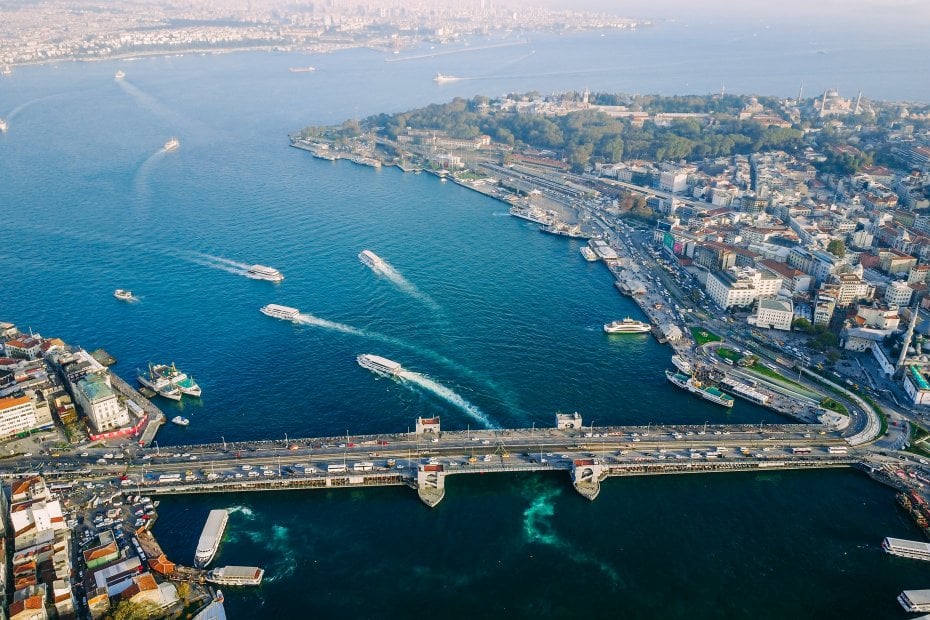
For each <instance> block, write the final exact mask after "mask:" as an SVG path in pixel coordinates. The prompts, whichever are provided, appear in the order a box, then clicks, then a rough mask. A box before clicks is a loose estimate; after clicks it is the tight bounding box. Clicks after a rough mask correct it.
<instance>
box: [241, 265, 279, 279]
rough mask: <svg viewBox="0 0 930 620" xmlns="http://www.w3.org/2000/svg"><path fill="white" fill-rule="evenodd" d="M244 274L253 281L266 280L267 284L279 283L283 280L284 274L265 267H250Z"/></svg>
mask: <svg viewBox="0 0 930 620" xmlns="http://www.w3.org/2000/svg"><path fill="white" fill-rule="evenodd" d="M245 274H246V275H247V276H249V277H250V278H252V279H254V280H268V281H269V282H280V281H281V280H283V279H284V274H282V273H281V272H280V271H278V270H277V269H275V268H274V267H266V266H265V265H252V266H251V267H249V269H248V270H247V271H246V272H245Z"/></svg>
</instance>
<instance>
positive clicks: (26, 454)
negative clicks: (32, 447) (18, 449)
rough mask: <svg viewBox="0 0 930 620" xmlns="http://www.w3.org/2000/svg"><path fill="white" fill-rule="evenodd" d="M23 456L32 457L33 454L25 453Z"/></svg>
mask: <svg viewBox="0 0 930 620" xmlns="http://www.w3.org/2000/svg"><path fill="white" fill-rule="evenodd" d="M23 456H32V452H23Z"/></svg>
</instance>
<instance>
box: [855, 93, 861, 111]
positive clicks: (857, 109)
mask: <svg viewBox="0 0 930 620" xmlns="http://www.w3.org/2000/svg"><path fill="white" fill-rule="evenodd" d="M860 103H862V91H861V90H860V91H859V96H858V97H856V109H855V110H853V114H859V104H860Z"/></svg>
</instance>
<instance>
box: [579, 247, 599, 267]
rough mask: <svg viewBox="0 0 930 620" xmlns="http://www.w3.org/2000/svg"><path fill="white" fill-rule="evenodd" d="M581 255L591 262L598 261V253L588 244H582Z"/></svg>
mask: <svg viewBox="0 0 930 620" xmlns="http://www.w3.org/2000/svg"><path fill="white" fill-rule="evenodd" d="M581 255H582V256H584V259H585V260H586V261H588V262H589V263H593V262H595V261H597V254H595V253H594V250H592V249H591V248H589V247H588V246H586V245H583V246H581Z"/></svg>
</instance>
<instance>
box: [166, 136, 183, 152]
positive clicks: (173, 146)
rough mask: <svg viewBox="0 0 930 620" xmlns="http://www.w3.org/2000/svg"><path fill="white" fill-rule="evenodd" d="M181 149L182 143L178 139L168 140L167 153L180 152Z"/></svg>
mask: <svg viewBox="0 0 930 620" xmlns="http://www.w3.org/2000/svg"><path fill="white" fill-rule="evenodd" d="M180 147H181V141H180V140H178V139H177V138H171V139H170V140H168V141H167V142H165V150H166V151H176V150H178V149H179V148H180Z"/></svg>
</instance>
